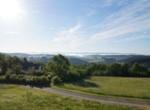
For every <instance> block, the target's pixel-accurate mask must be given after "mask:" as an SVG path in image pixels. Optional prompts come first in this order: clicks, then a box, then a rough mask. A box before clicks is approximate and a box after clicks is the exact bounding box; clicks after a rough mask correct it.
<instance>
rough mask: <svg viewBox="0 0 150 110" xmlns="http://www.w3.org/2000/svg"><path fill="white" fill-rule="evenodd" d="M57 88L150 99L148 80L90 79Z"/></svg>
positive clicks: (149, 80)
mask: <svg viewBox="0 0 150 110" xmlns="http://www.w3.org/2000/svg"><path fill="white" fill-rule="evenodd" d="M59 87H62V88H65V89H69V90H76V91H82V92H87V93H92V94H97V95H112V96H124V97H136V98H146V99H150V78H127V77H126V78H124V77H91V78H90V79H88V80H85V81H81V82H76V83H75V82H74V83H72V84H70V83H68V84H67V83H66V84H63V85H60V86H59Z"/></svg>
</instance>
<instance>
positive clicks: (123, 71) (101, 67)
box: [87, 63, 150, 77]
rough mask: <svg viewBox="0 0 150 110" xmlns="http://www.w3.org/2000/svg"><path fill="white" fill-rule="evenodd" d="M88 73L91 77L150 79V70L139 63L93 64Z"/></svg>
mask: <svg viewBox="0 0 150 110" xmlns="http://www.w3.org/2000/svg"><path fill="white" fill-rule="evenodd" d="M87 73H88V74H89V75H91V76H92V75H96V76H126V77H150V69H149V68H147V67H145V66H144V65H141V64H138V63H133V64H129V63H123V64H121V63H113V64H107V65H106V64H91V65H90V66H89V67H88V70H87Z"/></svg>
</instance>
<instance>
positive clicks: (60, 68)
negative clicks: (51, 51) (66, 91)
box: [46, 54, 70, 81]
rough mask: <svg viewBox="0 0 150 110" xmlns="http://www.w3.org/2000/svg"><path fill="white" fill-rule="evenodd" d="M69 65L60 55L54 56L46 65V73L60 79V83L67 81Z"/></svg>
mask: <svg viewBox="0 0 150 110" xmlns="http://www.w3.org/2000/svg"><path fill="white" fill-rule="evenodd" d="M69 66H70V63H69V61H68V59H67V58H65V57H64V56H62V55H60V54H59V55H56V56H54V57H53V59H52V60H51V61H50V62H49V63H48V64H47V65H46V72H51V73H53V74H54V75H53V76H58V77H59V78H61V80H62V81H66V80H68V75H69Z"/></svg>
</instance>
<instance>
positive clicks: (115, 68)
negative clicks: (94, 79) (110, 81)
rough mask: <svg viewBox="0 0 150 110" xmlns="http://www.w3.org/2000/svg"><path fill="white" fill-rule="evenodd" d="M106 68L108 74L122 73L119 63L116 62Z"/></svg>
mask: <svg viewBox="0 0 150 110" xmlns="http://www.w3.org/2000/svg"><path fill="white" fill-rule="evenodd" d="M107 69H108V70H107V72H108V74H110V75H115V76H120V75H121V74H122V71H121V70H122V68H121V64H118V63H114V64H111V65H110V66H108V68H107Z"/></svg>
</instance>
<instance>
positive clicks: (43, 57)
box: [9, 53, 150, 65]
mask: <svg viewBox="0 0 150 110" xmlns="http://www.w3.org/2000/svg"><path fill="white" fill-rule="evenodd" d="M9 55H11V56H17V57H19V58H27V59H28V60H29V61H34V62H42V63H47V62H48V61H49V60H50V59H51V58H52V57H53V56H54V54H26V53H9ZM65 56H66V57H67V58H68V59H69V61H70V62H71V63H72V64H78V65H82V64H87V63H104V64H111V63H117V62H119V63H142V64H145V65H150V56H146V55H130V54H127V55H123V54H99V53H95V54H82V53H81V54H79V53H78V54H65Z"/></svg>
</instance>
